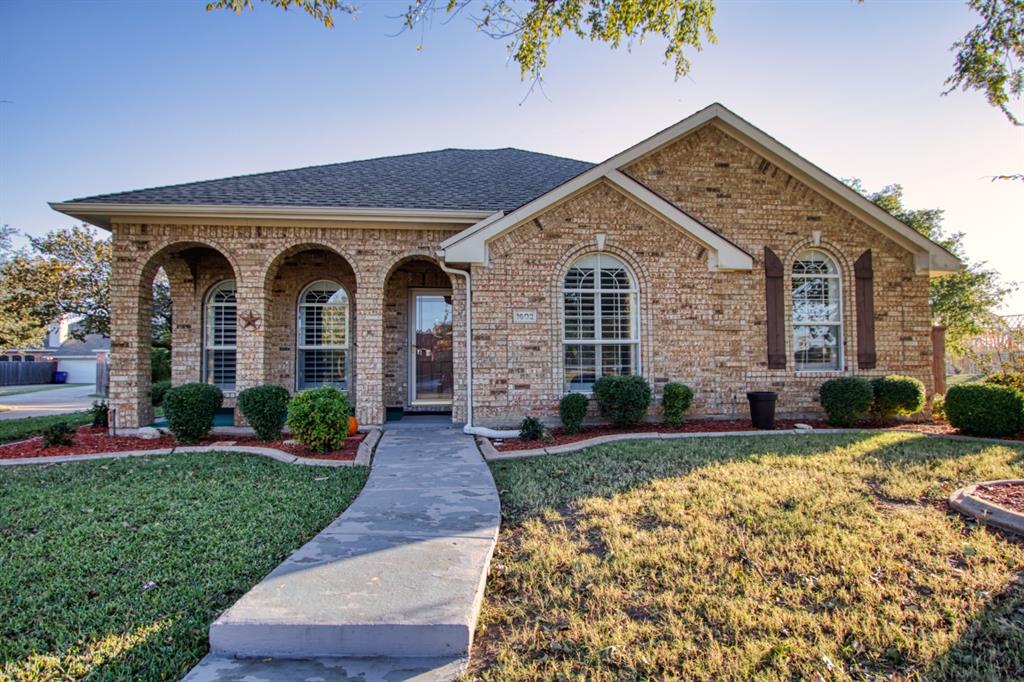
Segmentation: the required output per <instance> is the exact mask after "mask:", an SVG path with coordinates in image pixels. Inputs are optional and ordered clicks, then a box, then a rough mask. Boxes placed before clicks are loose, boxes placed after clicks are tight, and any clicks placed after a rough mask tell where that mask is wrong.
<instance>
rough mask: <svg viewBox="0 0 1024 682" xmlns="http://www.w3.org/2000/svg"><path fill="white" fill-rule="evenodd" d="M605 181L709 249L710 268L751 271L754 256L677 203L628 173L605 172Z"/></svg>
mask: <svg viewBox="0 0 1024 682" xmlns="http://www.w3.org/2000/svg"><path fill="white" fill-rule="evenodd" d="M605 177H606V178H608V180H609V181H610V182H611V183H612V184H614V185H615V186H617V187H618V188H620V189H622V190H623V191H625V192H627V193H628V194H629V195H630V196H632V197H633V198H635V199H637V200H638V201H640V202H641V203H643V204H644V205H646V206H647V207H648V208H650V209H651V210H653V211H654V212H655V213H657V214H658V215H660V216H661V217H662V218H664V219H665V220H667V221H668V222H670V223H672V224H673V225H675V226H676V227H678V228H680V229H681V230H683V231H684V232H686V233H687V234H689V235H690V236H691V237H693V238H694V239H696V240H697V241H698V242H700V243H701V244H703V245H704V247H705V248H707V249H708V269H709V270H752V269H753V267H754V259H753V258H752V257H751V255H750V254H749V253H747V252H746V251H744V250H743V249H742V248H740V247H739V246H737V245H736V244H733V243H732V242H731V241H729V240H728V239H726V238H725V237H723V236H722V235H720V234H718V233H717V232H715V231H714V230H711V229H709V228H708V227H706V226H704V225H701V224H700V223H699V222H697V221H696V220H694V219H693V218H692V217H690V216H688V215H687V214H686V213H685V212H683V211H681V210H679V208H678V207H677V206H675V205H674V204H672V203H671V202H669V201H666V200H665V199H664V198H663V197H660V196H658V195H657V194H655V193H654V192H652V191H651V190H650V189H648V188H647V187H644V186H643V185H641V184H640V183H639V182H637V181H636V180H634V179H633V178H631V177H629V176H628V175H626V174H624V173H622V172H620V171H617V170H612V171H608V173H607V175H605Z"/></svg>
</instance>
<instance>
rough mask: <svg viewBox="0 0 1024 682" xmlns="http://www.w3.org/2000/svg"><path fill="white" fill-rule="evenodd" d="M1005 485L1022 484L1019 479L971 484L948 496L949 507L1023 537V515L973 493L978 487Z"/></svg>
mask: <svg viewBox="0 0 1024 682" xmlns="http://www.w3.org/2000/svg"><path fill="white" fill-rule="evenodd" d="M1007 483H1024V481H1022V480H1020V479H1012V478H1004V479H1001V480H998V481H982V482H981V483H973V484H971V485H969V486H965V487H963V488H960V489H959V490H957V491H955V492H954V493H953V494H952V495H950V496H949V506H950V507H952V508H953V509H955V510H956V511H958V512H960V513H961V514H964V515H965V516H970V517H971V518H974V519H977V520H978V521H981V522H982V523H985V524H988V525H990V526H995V527H996V528H999V529H1002V530H1005V531H1009V532H1011V533H1017V534H1019V535H1024V514H1022V513H1020V512H1016V511H1013V510H1012V509H1007V508H1006V507H1003V506H1002V505H999V504H996V503H995V502H989V501H988V500H985V499H983V498H981V497H978V496H977V495H975V494H974V493H975V492H976V491H977V490H978V486H980V485H986V486H996V485H1005V484H1007Z"/></svg>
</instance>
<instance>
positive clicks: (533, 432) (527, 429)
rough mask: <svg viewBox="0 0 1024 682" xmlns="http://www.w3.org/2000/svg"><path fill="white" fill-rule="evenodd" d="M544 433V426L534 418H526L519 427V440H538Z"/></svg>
mask: <svg viewBox="0 0 1024 682" xmlns="http://www.w3.org/2000/svg"><path fill="white" fill-rule="evenodd" d="M544 432H545V431H544V425H543V424H541V423H540V420H539V419H537V418H536V417H527V418H526V419H524V420H523V421H522V423H521V424H520V425H519V439H520V440H540V439H541V438H543V437H544Z"/></svg>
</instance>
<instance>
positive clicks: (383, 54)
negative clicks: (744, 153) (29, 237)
mask: <svg viewBox="0 0 1024 682" xmlns="http://www.w3.org/2000/svg"><path fill="white" fill-rule="evenodd" d="M356 2H357V4H359V5H361V7H362V12H361V14H360V15H359V16H358V18H356V19H355V20H352V19H350V18H348V17H345V16H341V17H339V18H338V23H337V26H336V28H335V29H334V30H332V31H328V30H326V29H324V28H323V27H322V26H319V25H318V24H316V23H315V22H314V21H313V20H312V19H310V18H308V17H306V16H305V15H304V14H302V13H299V12H295V11H291V12H288V13H284V12H281V11H280V10H276V9H274V8H272V7H269V6H263V5H262V4H260V3H257V4H259V5H260V6H258V7H257V10H256V11H255V12H250V13H247V14H245V15H243V16H241V17H239V16H235V15H234V14H230V13H223V12H222V13H207V12H205V11H204V9H203V8H204V2H202V1H199V2H193V1H191V0H180V1H178V2H167V3H157V2H128V1H124V2H59V1H56V2H15V1H13V0H7V1H5V2H0V50H2V57H0V100H8V101H10V102H11V103H4V104H0V224H2V223H7V224H10V225H11V226H13V227H16V228H18V229H20V230H22V231H24V232H27V233H32V234H38V233H41V232H45V231H46V230H50V229H54V228H58V227H62V226H66V225H70V224H71V223H72V221H71V219H70V218H67V217H65V216H63V215H60V214H58V213H54V212H53V211H51V210H50V209H49V207H48V206H47V205H46V202H47V201H54V200H63V199H69V198H72V197H79V196H85V195H89V194H96V193H101V192H110V191H118V190H126V189H136V188H140V187H148V186H154V185H161V184H168V183H175V182H185V181H189V180H197V179H204V178H215V177H221V176H226V175H234V174H238V173H250V172H258V171H264V170H276V169H280V168H288V167H294V166H304V165H310V164H317V163H330V162H335V161H343V160H350V159H358V158H365V157H370V156H379V155H386V154H395V153H402V152H411V151H420V150H426V149H435V148H443V147H484V148H486V147H506V146H516V147H523V148H526V149H534V150H537V151H543V152H548V153H552V154H560V155H565V156H570V157H576V158H581V159H586V160H590V161H598V160H601V159H604V158H606V157H608V156H610V155H611V154H613V153H615V152H617V151H619V150H621V149H623V148H625V147H626V146H629V145H631V144H633V143H635V142H637V141H639V140H641V139H643V138H644V137H646V136H648V135H650V134H651V133H653V132H656V131H657V130H660V129H661V128H663V127H665V126H667V125H669V124H671V123H673V122H675V121H677V120H679V119H680V118H683V117H684V116H686V115H688V114H690V113H692V112H694V111H696V110H697V109H700V108H702V107H704V106H706V105H707V104H709V103H711V102H713V101H720V102H722V103H724V104H725V105H726V106H728V107H730V108H731V109H733V110H734V111H736V112H737V113H738V114H740V115H741V116H744V117H745V118H747V119H748V120H750V121H751V122H753V123H754V124H755V125H757V126H759V127H761V128H762V129H764V130H765V131H767V132H769V133H770V134H772V135H774V136H775V137H777V138H778V139H780V140H781V141H783V142H784V143H785V144H787V145H789V146H790V147H792V148H793V149H795V150H796V151H797V152H799V153H801V154H802V155H804V156H806V157H807V158H809V159H811V160H812V161H813V162H815V163H816V164H818V165H819V166H821V167H823V168H825V169H826V170H828V171H829V172H831V173H833V174H834V175H836V176H839V177H860V178H861V179H862V180H863V181H864V183H865V185H866V186H867V187H869V188H877V187H880V186H882V185H884V184H887V183H891V182H899V183H902V184H903V185H904V187H905V188H906V198H907V202H908V204H909V205H910V206H913V207H933V206H934V207H941V208H944V209H946V211H947V226H948V227H949V228H951V229H955V230H963V231H965V232H966V233H967V234H968V237H967V245H968V248H969V252H970V255H971V256H972V257H973V258H974V259H982V260H987V261H989V263H990V264H991V265H992V266H994V267H996V268H997V269H999V270H1000V271H1001V272H1002V273H1003V274H1004V276H1005V277H1006V278H1007V279H1009V280H1016V281H1024V257H1022V254H1024V236H1022V232H1024V183H1008V182H996V183H993V182H990V181H989V180H988V176H991V175H994V174H999V173H1009V172H1022V171H1024V130H1021V129H1015V128H1013V127H1012V126H1011V125H1010V124H1009V123H1008V122H1006V120H1005V119H1004V118H1003V116H1002V114H1001V113H1000V112H998V111H997V110H994V109H992V108H990V107H989V106H988V105H987V104H986V103H985V101H984V98H983V97H982V96H981V95H979V94H977V93H967V94H961V93H956V94H954V95H951V96H948V97H940V96H939V93H940V91H941V90H942V82H943V80H944V78H945V77H946V76H947V75H948V73H949V70H950V65H951V62H952V55H951V54H950V52H949V46H950V45H951V44H952V43H953V42H954V41H955V40H956V39H957V38H958V37H960V36H962V35H963V34H964V33H965V32H966V31H967V30H968V29H969V28H970V27H971V26H973V25H974V23H976V22H975V17H974V16H973V15H972V14H971V13H970V12H969V11H968V10H967V8H966V7H965V5H964V3H963V2H960V1H956V2H881V1H878V0H876V1H871V0H868V2H866V3H865V4H856V3H852V2H848V1H847V0H837V1H835V2H825V1H822V2H737V1H730V0H719V1H718V6H719V10H718V14H717V17H716V19H715V28H716V31H717V32H718V36H719V43H718V44H717V45H714V46H710V47H708V48H707V49H706V50H705V51H704V52H702V53H700V54H697V55H695V56H694V58H693V71H692V73H691V74H690V76H689V77H687V78H685V79H682V80H679V81H674V80H673V74H672V70H671V69H670V68H669V67H666V66H663V65H662V51H663V49H664V46H663V44H662V43H661V42H660V41H659V40H652V41H649V42H648V43H646V44H644V45H642V46H635V47H634V48H633V49H632V50H626V49H620V50H617V51H612V50H609V49H607V48H606V47H605V46H603V45H600V44H589V43H584V42H581V41H579V40H576V39H574V38H570V39H566V40H564V41H562V42H561V43H559V44H557V45H555V46H554V48H553V49H552V51H551V67H550V68H549V69H548V70H547V72H546V75H545V83H544V93H538V92H535V93H534V94H533V95H531V96H529V97H528V98H526V99H525V101H524V97H525V95H526V92H527V86H526V85H525V84H524V83H522V82H521V81H520V78H519V71H518V68H517V67H516V66H515V64H512V63H510V62H509V61H508V56H507V53H506V50H505V46H504V44H503V43H501V42H497V41H494V40H491V39H490V38H487V37H485V36H483V35H481V34H478V33H476V32H475V31H474V30H473V26H472V24H471V23H470V22H469V20H468V19H467V18H457V19H455V20H454V21H452V22H449V23H448V24H443V23H441V22H439V21H436V22H435V23H434V25H433V26H432V27H431V28H430V29H429V30H427V31H426V32H425V33H424V34H422V41H423V49H422V50H417V45H418V44H419V42H420V40H421V35H420V34H419V33H418V32H417V33H415V34H408V33H407V34H404V35H398V36H397V37H394V36H393V35H392V34H395V33H396V32H398V30H399V28H400V22H399V21H398V19H396V18H392V17H395V16H396V15H399V14H400V13H401V12H402V10H403V9H404V8H405V7H406V6H407V4H408V0H396V1H385V0H356ZM1021 113H1022V114H1024V112H1021ZM1007 312H1022V313H1024V292H1019V293H1018V294H1017V295H1016V296H1015V298H1014V300H1013V301H1012V302H1011V304H1010V305H1009V306H1007Z"/></svg>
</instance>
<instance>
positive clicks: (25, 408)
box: [0, 384, 96, 420]
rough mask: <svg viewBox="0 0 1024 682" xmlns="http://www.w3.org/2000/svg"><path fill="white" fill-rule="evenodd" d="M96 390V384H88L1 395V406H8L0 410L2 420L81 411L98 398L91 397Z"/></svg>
mask: <svg viewBox="0 0 1024 682" xmlns="http://www.w3.org/2000/svg"><path fill="white" fill-rule="evenodd" d="M95 390H96V387H95V386H93V385H92V384H87V385H85V386H69V387H67V388H55V389H53V390H52V391H35V392H32V393H19V394H16V395H5V396H0V407H4V408H7V409H5V410H0V420H3V419H21V418H23V417H44V416H47V415H51V414H66V413H68V412H81V411H82V410H87V409H89V406H90V405H92V403H93V401H94V400H96V399H95V398H92V397H90V396H91V395H92V393H93V392H94V391H95Z"/></svg>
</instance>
